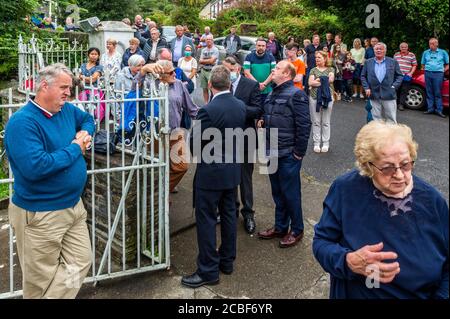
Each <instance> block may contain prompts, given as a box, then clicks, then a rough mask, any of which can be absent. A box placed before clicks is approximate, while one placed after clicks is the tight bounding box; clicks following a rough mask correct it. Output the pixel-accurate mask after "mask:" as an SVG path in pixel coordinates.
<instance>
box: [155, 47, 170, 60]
mask: <svg viewBox="0 0 450 319" xmlns="http://www.w3.org/2000/svg"><path fill="white" fill-rule="evenodd" d="M158 60H166V61H171V62H172V52H170V50H169V49H166V48H162V49H160V50H159V52H158Z"/></svg>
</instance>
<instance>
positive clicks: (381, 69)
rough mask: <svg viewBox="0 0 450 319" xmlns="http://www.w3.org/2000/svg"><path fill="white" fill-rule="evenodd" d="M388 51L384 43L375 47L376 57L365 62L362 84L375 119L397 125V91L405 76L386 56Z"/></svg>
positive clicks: (398, 66)
mask: <svg viewBox="0 0 450 319" xmlns="http://www.w3.org/2000/svg"><path fill="white" fill-rule="evenodd" d="M386 49H387V48H386V44H384V43H383V42H378V43H377V44H376V45H375V47H374V51H375V57H374V58H371V59H369V60H367V61H366V62H364V67H363V69H362V72H361V83H362V86H363V87H364V89H365V90H366V96H367V98H369V99H370V102H371V104H372V116H373V119H374V120H386V121H390V122H393V123H397V90H398V89H399V87H400V85H401V84H402V81H403V74H402V72H401V71H400V65H399V64H398V62H397V61H396V60H394V59H393V58H390V57H387V56H386ZM383 113H384V117H383V115H382V114H383Z"/></svg>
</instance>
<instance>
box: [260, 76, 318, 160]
mask: <svg viewBox="0 0 450 319" xmlns="http://www.w3.org/2000/svg"><path fill="white" fill-rule="evenodd" d="M263 119H264V127H265V128H266V129H268V130H267V134H266V148H267V149H271V150H274V147H273V145H272V147H271V145H270V143H269V141H270V130H269V129H271V128H276V129H278V149H277V150H278V157H286V156H289V155H290V154H292V152H294V153H295V154H296V155H297V156H304V155H305V153H306V149H307V147H308V139H309V134H310V131H311V118H310V115H309V101H308V96H307V95H306V93H305V92H304V91H302V90H300V89H299V88H297V87H295V86H294V82H293V81H287V82H284V83H283V84H280V85H278V86H276V87H274V89H273V90H272V92H270V93H269V95H268V96H267V99H266V101H265V102H264V116H263Z"/></svg>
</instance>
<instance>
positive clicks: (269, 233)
mask: <svg viewBox="0 0 450 319" xmlns="http://www.w3.org/2000/svg"><path fill="white" fill-rule="evenodd" d="M284 236H286V232H280V231H277V230H275V227H272V228H269V229H266V230H264V231H260V232H258V237H259V238H261V239H273V238H283V237H284Z"/></svg>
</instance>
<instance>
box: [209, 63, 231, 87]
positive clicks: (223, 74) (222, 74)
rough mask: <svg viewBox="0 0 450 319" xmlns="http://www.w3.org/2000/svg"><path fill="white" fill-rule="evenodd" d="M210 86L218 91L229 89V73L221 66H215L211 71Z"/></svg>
mask: <svg viewBox="0 0 450 319" xmlns="http://www.w3.org/2000/svg"><path fill="white" fill-rule="evenodd" d="M209 81H210V82H211V86H212V87H213V88H214V89H216V90H219V91H225V90H229V89H230V85H231V82H230V71H229V70H228V69H227V68H226V67H225V66H223V65H216V66H215V67H213V69H212V71H211V77H210V79H209Z"/></svg>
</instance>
